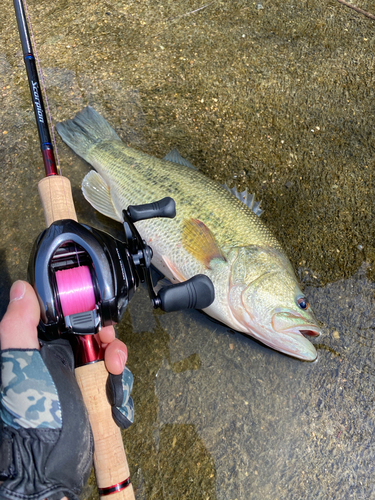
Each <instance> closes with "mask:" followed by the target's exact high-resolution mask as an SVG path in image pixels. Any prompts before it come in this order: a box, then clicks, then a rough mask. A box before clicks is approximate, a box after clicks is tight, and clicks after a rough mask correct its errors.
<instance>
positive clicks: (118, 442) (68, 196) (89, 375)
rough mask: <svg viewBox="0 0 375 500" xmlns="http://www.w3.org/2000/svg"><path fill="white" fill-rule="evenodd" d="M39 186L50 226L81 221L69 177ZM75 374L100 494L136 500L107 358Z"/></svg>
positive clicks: (50, 179)
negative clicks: (113, 404)
mask: <svg viewBox="0 0 375 500" xmlns="http://www.w3.org/2000/svg"><path fill="white" fill-rule="evenodd" d="M38 190H39V195H40V198H41V200H42V205H43V210H44V216H45V219H46V224H47V227H49V226H50V225H51V224H52V222H54V221H57V220H61V219H73V220H75V221H77V215H76V212H75V208H74V203H73V197H72V190H71V186H70V181H69V179H67V178H66V177H62V176H60V175H53V176H49V177H45V178H43V179H42V180H41V181H40V182H39V185H38ZM75 374H76V378H77V382H78V385H79V387H80V389H81V392H82V396H83V400H84V402H85V405H86V408H87V411H88V414H89V419H90V424H91V428H92V432H93V436H94V442H95V453H94V467H95V475H96V482H97V485H98V488H99V493H100V497H101V498H104V497H105V496H107V495H109V494H111V500H135V496H134V490H133V486H132V484H131V483H130V479H129V476H130V473H129V466H128V463H127V460H126V455H125V450H124V444H123V440H122V435H121V430H120V428H119V427H118V426H117V424H116V423H115V421H114V420H113V418H112V409H111V405H110V404H109V402H108V399H107V395H106V382H107V378H108V372H107V370H106V368H105V364H104V360H103V361H98V362H96V363H92V364H87V365H84V366H81V367H79V368H76V370H75ZM121 487H123V489H121ZM113 491H114V492H113Z"/></svg>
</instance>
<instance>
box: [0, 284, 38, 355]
mask: <svg viewBox="0 0 375 500" xmlns="http://www.w3.org/2000/svg"><path fill="white" fill-rule="evenodd" d="M9 295H10V302H9V305H8V309H7V311H6V313H5V314H4V317H3V319H2V321H1V322H0V347H1V349H39V341H38V332H37V326H38V323H39V319H40V307H39V302H38V299H37V297H36V295H35V292H34V289H33V287H32V286H31V285H29V283H27V282H26V281H16V282H15V283H13V285H12V287H11V289H10V293H9Z"/></svg>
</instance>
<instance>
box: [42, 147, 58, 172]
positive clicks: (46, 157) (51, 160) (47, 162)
mask: <svg viewBox="0 0 375 500" xmlns="http://www.w3.org/2000/svg"><path fill="white" fill-rule="evenodd" d="M42 154H43V162H44V168H45V170H46V176H47V177H49V176H50V175H58V172H57V167H56V163H55V157H54V154H53V149H52V146H45V149H43V151H42Z"/></svg>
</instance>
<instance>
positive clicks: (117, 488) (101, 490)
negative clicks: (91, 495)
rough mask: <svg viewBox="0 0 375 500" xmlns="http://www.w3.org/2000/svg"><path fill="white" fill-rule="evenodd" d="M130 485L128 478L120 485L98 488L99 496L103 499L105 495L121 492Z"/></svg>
mask: <svg viewBox="0 0 375 500" xmlns="http://www.w3.org/2000/svg"><path fill="white" fill-rule="evenodd" d="M130 483H131V481H130V477H128V479H125V481H123V482H122V483H117V484H114V485H113V486H109V487H108V488H98V490H99V495H100V496H102V497H104V496H106V495H112V493H118V492H119V491H121V490H124V489H125V488H126V487H127V486H129V484H130Z"/></svg>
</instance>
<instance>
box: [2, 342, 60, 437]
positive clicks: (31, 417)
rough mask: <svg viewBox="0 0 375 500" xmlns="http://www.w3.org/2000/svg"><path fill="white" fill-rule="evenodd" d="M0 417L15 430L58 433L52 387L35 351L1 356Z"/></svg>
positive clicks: (58, 403) (7, 352) (57, 408)
mask: <svg viewBox="0 0 375 500" xmlns="http://www.w3.org/2000/svg"><path fill="white" fill-rule="evenodd" d="M1 358H2V359H1V391H0V417H1V419H2V421H3V422H4V423H5V424H7V425H9V426H11V427H13V428H14V429H19V428H20V427H23V428H24V429H30V428H33V429H60V428H61V426H62V421H61V407H60V401H59V397H58V394H57V390H56V386H55V384H54V382H53V380H52V377H51V375H50V373H49V371H48V370H47V367H46V365H45V363H44V361H43V359H42V357H41V355H40V352H39V351H38V350H36V349H35V350H7V351H3V352H2V356H1Z"/></svg>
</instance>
